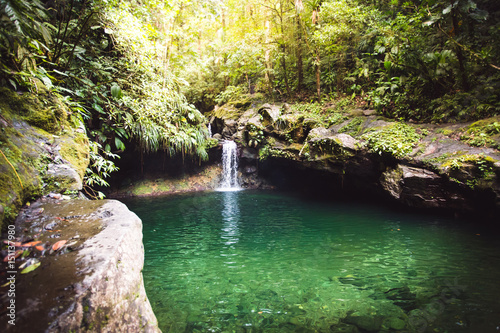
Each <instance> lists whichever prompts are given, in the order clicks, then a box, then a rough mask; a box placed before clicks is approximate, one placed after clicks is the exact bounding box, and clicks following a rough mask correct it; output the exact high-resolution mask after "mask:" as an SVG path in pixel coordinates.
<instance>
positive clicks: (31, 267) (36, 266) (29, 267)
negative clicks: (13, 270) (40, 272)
mask: <svg viewBox="0 0 500 333" xmlns="http://www.w3.org/2000/svg"><path fill="white" fill-rule="evenodd" d="M40 264H41V263H40V262H37V263H36V264H33V265H31V266H28V267H26V268H25V269H23V270H22V271H21V274H27V273H29V272H32V271H34V270H35V269H37V268H38V266H40Z"/></svg>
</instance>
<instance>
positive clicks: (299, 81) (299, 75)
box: [296, 15, 304, 92]
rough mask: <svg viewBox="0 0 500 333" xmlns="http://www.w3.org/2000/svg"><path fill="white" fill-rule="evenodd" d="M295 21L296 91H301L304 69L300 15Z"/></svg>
mask: <svg viewBox="0 0 500 333" xmlns="http://www.w3.org/2000/svg"><path fill="white" fill-rule="evenodd" d="M296 23H297V30H296V34H297V50H296V55H297V91H299V92H300V91H301V90H302V88H303V85H304V70H303V61H302V31H301V27H300V16H299V15H297V18H296Z"/></svg>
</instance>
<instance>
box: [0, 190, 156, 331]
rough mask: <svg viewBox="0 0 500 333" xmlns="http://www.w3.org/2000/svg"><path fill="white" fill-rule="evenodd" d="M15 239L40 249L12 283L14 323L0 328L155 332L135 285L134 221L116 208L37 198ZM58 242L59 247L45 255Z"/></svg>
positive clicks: (137, 234)
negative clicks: (30, 241) (29, 266)
mask: <svg viewBox="0 0 500 333" xmlns="http://www.w3.org/2000/svg"><path fill="white" fill-rule="evenodd" d="M50 231H57V232H56V233H51V232H50ZM16 233H17V236H18V237H21V238H23V237H24V239H30V238H31V239H33V238H35V239H36V240H39V241H41V242H42V244H43V246H45V247H46V250H44V251H42V252H38V251H35V252H33V253H32V255H31V256H34V257H33V258H32V260H38V261H39V262H40V266H39V267H38V268H37V269H36V270H34V271H33V272H30V273H28V274H22V275H21V274H18V276H17V277H16V288H17V290H16V306H17V309H19V310H18V311H17V316H16V325H15V326H10V325H8V324H6V323H2V330H3V329H5V328H8V331H9V332H28V331H31V330H32V329H33V324H34V323H36V325H37V327H36V331H46V332H159V329H158V326H157V321H156V317H155V316H154V314H153V311H152V309H151V305H150V304H149V300H148V298H147V296H146V293H145V290H144V284H143V280H142V267H143V263H144V248H143V245H142V223H141V220H140V219H139V218H138V217H137V216H136V215H135V214H134V213H132V212H130V211H129V210H128V209H127V207H126V206H125V205H124V204H122V203H120V202H118V201H115V200H103V201H89V200H78V199H76V200H54V199H50V198H48V197H44V198H42V199H40V200H39V201H37V202H35V203H33V204H32V205H31V206H30V207H28V208H25V209H24V210H23V211H22V212H21V214H20V215H19V217H18V220H17V221H16ZM52 236H57V237H56V238H52ZM59 240H67V243H66V244H65V245H64V246H63V248H62V249H59V250H57V251H54V250H52V249H51V246H52V245H53V244H54V243H55V242H56V241H59ZM31 256H30V258H31ZM24 260H26V259H24ZM2 317H4V318H5V316H2ZM2 319H3V318H2Z"/></svg>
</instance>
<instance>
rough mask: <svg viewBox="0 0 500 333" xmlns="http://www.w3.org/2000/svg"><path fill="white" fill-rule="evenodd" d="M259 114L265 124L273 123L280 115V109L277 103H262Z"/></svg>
mask: <svg viewBox="0 0 500 333" xmlns="http://www.w3.org/2000/svg"><path fill="white" fill-rule="evenodd" d="M259 114H260V115H262V118H263V120H264V122H265V125H266V126H267V125H269V124H274V123H275V122H276V121H277V120H278V118H279V117H280V115H281V109H280V107H279V106H277V105H274V104H273V105H270V104H267V103H266V104H264V105H262V106H261V107H260V109H259Z"/></svg>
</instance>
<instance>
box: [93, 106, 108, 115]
mask: <svg viewBox="0 0 500 333" xmlns="http://www.w3.org/2000/svg"><path fill="white" fill-rule="evenodd" d="M92 107H93V108H94V110H96V111H97V112H99V113H102V114H105V113H106V112H104V110H103V108H102V107H101V106H100V105H99V104H97V103H94V104H92Z"/></svg>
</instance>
